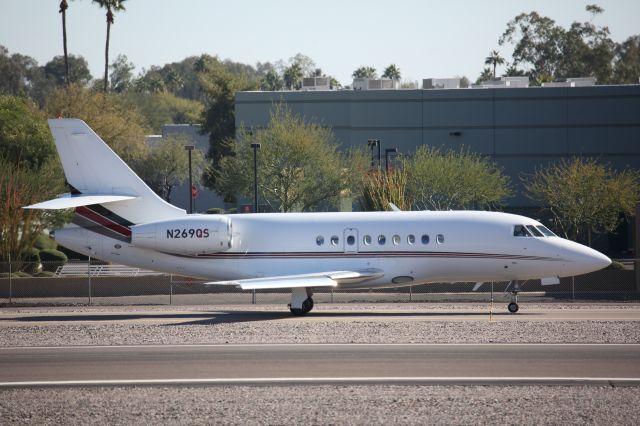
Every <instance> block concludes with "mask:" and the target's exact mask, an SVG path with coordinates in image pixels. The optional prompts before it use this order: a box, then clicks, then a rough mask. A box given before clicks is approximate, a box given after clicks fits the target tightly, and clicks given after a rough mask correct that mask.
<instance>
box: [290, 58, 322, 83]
mask: <svg viewBox="0 0 640 426" xmlns="http://www.w3.org/2000/svg"><path fill="white" fill-rule="evenodd" d="M294 64H297V65H298V68H300V71H301V72H302V76H301V78H302V77H313V74H314V71H315V70H316V68H317V66H316V63H315V62H314V61H313V59H311V58H310V57H308V56H307V55H303V54H302V53H296V55H295V56H293V57H291V58H289V65H290V66H291V65H294Z"/></svg>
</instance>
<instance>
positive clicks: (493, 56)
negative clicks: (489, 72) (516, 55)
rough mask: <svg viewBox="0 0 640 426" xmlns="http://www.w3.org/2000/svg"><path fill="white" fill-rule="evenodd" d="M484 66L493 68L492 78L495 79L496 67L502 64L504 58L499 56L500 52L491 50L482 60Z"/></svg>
mask: <svg viewBox="0 0 640 426" xmlns="http://www.w3.org/2000/svg"><path fill="white" fill-rule="evenodd" d="M484 64H485V65H492V66H493V78H496V66H498V65H502V64H504V58H503V57H502V56H500V52H498V51H497V50H492V51H491V53H489V56H487V57H486V58H484Z"/></svg>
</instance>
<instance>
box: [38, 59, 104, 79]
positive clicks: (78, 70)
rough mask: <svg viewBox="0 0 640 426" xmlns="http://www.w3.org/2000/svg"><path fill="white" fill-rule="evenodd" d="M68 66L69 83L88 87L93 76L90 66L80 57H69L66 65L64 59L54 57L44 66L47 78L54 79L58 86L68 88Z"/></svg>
mask: <svg viewBox="0 0 640 426" xmlns="http://www.w3.org/2000/svg"><path fill="white" fill-rule="evenodd" d="M66 66H68V67H69V71H68V73H69V81H71V82H72V83H78V84H82V85H87V84H88V83H89V81H91V79H92V76H91V72H90V71H89V64H88V63H87V60H86V59H85V58H84V57H82V56H80V55H78V56H75V55H69V57H68V58H67V64H66V65H65V59H64V57H62V56H54V57H53V59H51V60H50V61H49V62H47V63H46V64H45V65H44V76H45V78H47V79H52V80H53V82H54V83H55V84H56V86H66V85H67V84H66V77H65V73H66V72H67V71H66V69H67V68H66Z"/></svg>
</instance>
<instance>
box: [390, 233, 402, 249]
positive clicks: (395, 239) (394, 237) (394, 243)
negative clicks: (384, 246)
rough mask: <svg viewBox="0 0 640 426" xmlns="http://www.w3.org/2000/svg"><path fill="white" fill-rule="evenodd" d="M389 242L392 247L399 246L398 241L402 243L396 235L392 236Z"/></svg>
mask: <svg viewBox="0 0 640 426" xmlns="http://www.w3.org/2000/svg"><path fill="white" fill-rule="evenodd" d="M391 241H393V245H394V246H397V245H399V244H400V241H402V240H401V238H400V235H398V234H396V235H394V236H393V238H392V239H391Z"/></svg>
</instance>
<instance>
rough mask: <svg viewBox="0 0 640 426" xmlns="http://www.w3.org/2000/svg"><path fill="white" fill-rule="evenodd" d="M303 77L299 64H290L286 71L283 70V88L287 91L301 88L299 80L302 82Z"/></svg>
mask: <svg viewBox="0 0 640 426" xmlns="http://www.w3.org/2000/svg"><path fill="white" fill-rule="evenodd" d="M303 75H304V74H303V72H302V67H301V66H300V64H298V63H293V64H291V65H290V66H289V67H288V68H287V69H286V70H284V74H283V76H282V78H283V80H284V85H285V87H286V88H287V89H289V90H293V89H296V90H297V89H299V88H300V87H301V86H302V84H301V82H300V80H302V76H303Z"/></svg>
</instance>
